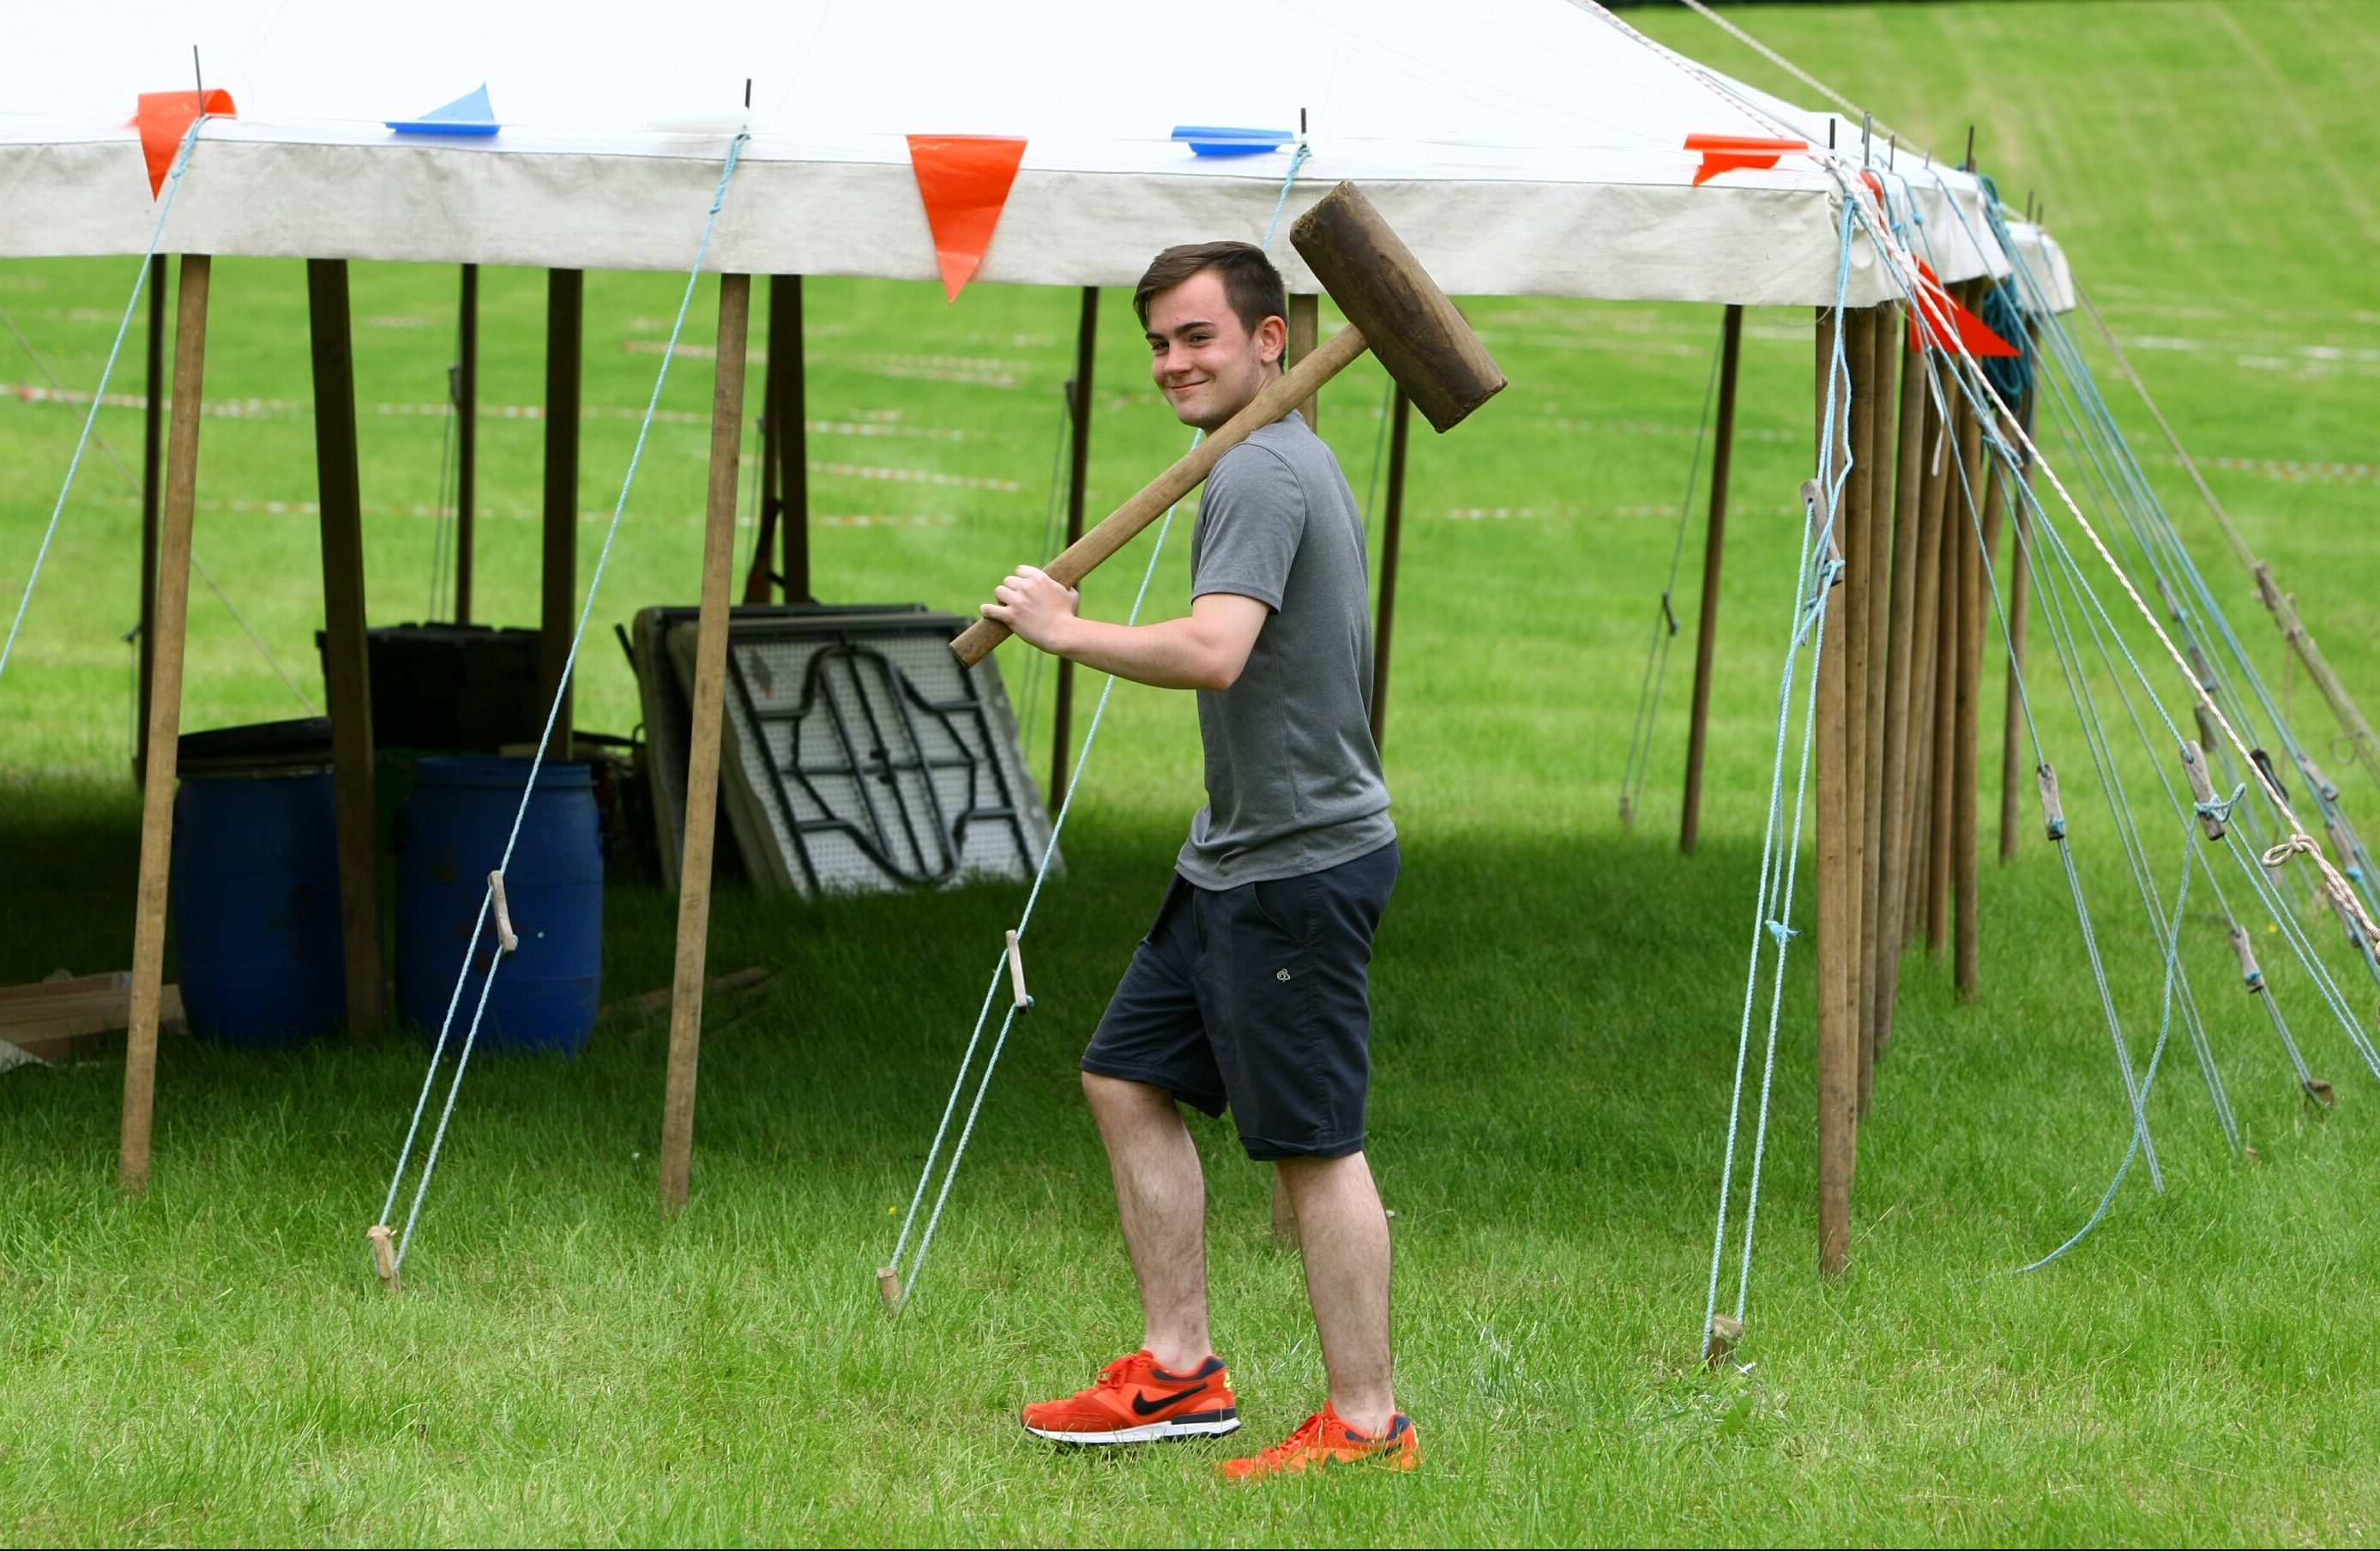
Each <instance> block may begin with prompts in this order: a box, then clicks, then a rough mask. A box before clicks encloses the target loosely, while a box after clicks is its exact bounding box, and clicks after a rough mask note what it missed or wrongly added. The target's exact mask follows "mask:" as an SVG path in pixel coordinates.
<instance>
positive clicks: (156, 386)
mask: <svg viewBox="0 0 2380 1551" xmlns="http://www.w3.org/2000/svg"><path fill="white" fill-rule="evenodd" d="M148 364H149V394H148V405H147V408H146V409H144V410H143V411H142V413H141V417H140V419H141V426H140V646H139V653H140V717H139V720H138V722H137V723H136V724H135V732H134V736H135V738H136V739H137V741H136V742H135V744H134V746H133V751H132V779H133V780H134V782H135V783H139V782H140V781H141V780H142V779H143V778H144V774H145V772H146V771H147V770H148V768H149V685H150V680H151V679H152V678H153V677H154V675H155V667H156V655H157V501H158V497H159V495H161V494H162V491H161V488H160V486H159V484H158V478H157V476H158V469H159V466H160V462H161V460H162V458H164V442H165V255H164V254H163V253H155V254H152V255H151V256H150V259H149V363H148Z"/></svg>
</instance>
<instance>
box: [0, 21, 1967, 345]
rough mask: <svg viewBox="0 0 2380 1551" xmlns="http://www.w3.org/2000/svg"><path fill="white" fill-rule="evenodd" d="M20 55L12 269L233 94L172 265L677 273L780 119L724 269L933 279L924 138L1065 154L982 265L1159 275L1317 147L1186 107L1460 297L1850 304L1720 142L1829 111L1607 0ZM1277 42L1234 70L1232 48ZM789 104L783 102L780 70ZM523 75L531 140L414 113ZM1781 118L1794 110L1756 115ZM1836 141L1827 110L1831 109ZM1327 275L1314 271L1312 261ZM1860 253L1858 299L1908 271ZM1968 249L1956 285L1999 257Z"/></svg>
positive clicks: (123, 215) (176, 28)
mask: <svg viewBox="0 0 2380 1551" xmlns="http://www.w3.org/2000/svg"><path fill="white" fill-rule="evenodd" d="M12 34H13V35H12V40H11V46H10V48H9V49H8V50H7V51H6V53H5V55H0V191H5V197H0V255H5V256H33V255H49V254H102V253H127V252H139V251H141V250H142V249H143V248H144V246H145V244H146V242H147V240H148V238H149V234H150V231H151V228H152V224H153V221H154V210H153V206H152V202H151V198H150V193H149V188H148V183H147V180H146V178H145V177H143V176H142V173H141V162H140V150H139V144H138V140H137V136H136V135H135V134H134V132H133V131H132V130H131V129H130V128H128V127H127V121H128V117H129V116H130V114H131V112H132V108H133V104H134V99H135V96H136V94H137V93H139V92H157V91H170V90H178V89H184V88H188V87H189V86H190V85H191V84H192V79H193V78H192V60H191V52H190V51H191V45H192V44H194V43H195V44H196V45H198V47H199V49H200V63H201V66H202V67H203V70H204V72H205V78H206V81H207V84H208V85H209V86H211V87H220V88H222V89H224V90H225V91H228V92H231V93H232V95H233V97H234V99H235V101H236V103H237V117H236V118H233V119H228V120H224V121H220V122H213V123H210V124H209V125H208V126H207V128H206V129H205V131H204V137H203V142H202V144H201V145H200V147H199V149H198V151H197V153H196V154H195V157H194V160H193V164H192V167H191V172H190V175H189V177H188V180H187V183H186V186H185V187H184V188H183V189H182V190H181V192H180V195H179V202H178V203H177V205H176V209H175V211H174V214H173V218H172V222H171V230H170V231H169V232H168V234H167V238H166V246H167V247H168V249H169V250H177V251H197V252H209V253H217V254H244V255H277V256H285V257H304V258H370V259H395V260H416V261H425V262H438V263H511V264H534V265H549V266H565V267H573V268H582V269H603V268H611V269H663V270H667V269H675V268H679V267H681V266H682V265H683V264H684V263H686V255H687V252H688V249H689V237H690V231H691V228H692V226H693V224H694V221H695V219H696V217H698V214H699V213H700V212H701V211H702V210H703V209H704V208H705V207H706V206H707V204H708V202H709V199H710V193H711V190H712V189H713V187H714V186H715V184H716V183H717V180H718V172H719V165H720V162H721V159H722V156H723V155H724V153H725V151H726V146H727V136H726V134H725V133H722V132H717V130H716V128H714V130H713V132H709V133H669V132H664V131H662V130H660V129H657V128H654V127H653V126H654V125H655V124H657V123H662V122H667V121H671V120H676V121H678V122H681V123H682V122H685V121H686V116H698V117H701V116H707V117H708V118H709V120H710V123H711V124H712V125H713V126H722V125H726V124H730V123H732V122H734V121H735V120H737V119H746V120H747V122H748V125H749V128H750V131H751V134H752V139H751V140H750V142H749V144H748V145H747V148H746V149H745V152H744V154H743V162H742V165H741V166H740V168H739V170H738V172H737V174H736V181H735V187H734V189H733V190H732V191H731V194H730V197H729V199H728V202H727V204H726V208H725V210H724V211H723V213H722V218H721V223H720V229H719V234H718V238H717V240H716V243H715V246H714V249H713V259H714V263H715V265H716V267H718V268H720V269H722V270H724V271H729V272H736V273H747V274H808V275H876V276H884V277H892V278H912V279H914V278H925V277H929V276H931V275H933V274H934V250H933V243H932V240H931V237H930V234H929V231H928V228H927V225H926V220H925V216H924V213H923V210H922V208H921V206H920V203H919V201H918V197H917V188H916V184H915V181H914V178H913V177H912V174H911V171H910V167H909V162H908V153H907V146H906V142H905V136H906V135H909V134H921V133H932V134H987V135H1002V136H1014V137H1022V138H1025V139H1026V140H1027V141H1028V145H1027V148H1026V152H1025V158H1024V163H1023V165H1022V169H1021V171H1020V174H1019V177H1018V178H1017V180H1016V185H1015V188H1014V192H1013V193H1012V195H1011V196H1010V199H1009V202H1008V205H1007V208H1006V211H1005V213H1004V214H1003V215H1002V219H1001V223H1000V226H999V230H998V234H997V236H996V237H995V238H994V240H993V242H992V244H991V246H990V250H989V252H988V254H987V256H986V259H985V262H984V265H983V267H982V269H981V271H980V272H979V275H978V277H979V278H981V279H983V280H986V281H990V282H1001V281H1013V282H1024V283H1029V284H1047V285H1118V284H1129V283H1130V282H1131V281H1132V280H1133V279H1134V278H1135V277H1136V276H1137V275H1138V274H1139V271H1140V268H1141V266H1142V265H1143V264H1144V263H1146V262H1147V256H1148V254H1149V253H1151V252H1153V251H1155V250H1157V249H1159V248H1160V247H1163V246H1166V245H1167V244H1169V243H1172V242H1174V241H1179V240H1181V239H1182V238H1183V237H1184V233H1186V232H1226V231H1257V230H1261V229H1263V227H1264V225H1265V223H1266V221H1267V219H1268V217H1269V214H1270V212H1271V209H1272V207H1273V204H1274V202H1275V201H1276V199H1277V198H1278V196H1279V192H1280V189H1281V180H1282V174H1283V172H1284V170H1285V167H1286V164H1287V161H1288V153H1287V152H1286V151H1281V152H1275V153H1270V154H1266V155H1257V156H1250V157H1245V158H1212V157H1201V156H1196V155H1194V154H1193V153H1191V151H1190V150H1189V148H1188V147H1187V146H1186V145H1184V143H1182V142H1181V141H1178V140H1174V139H1172V138H1171V137H1172V131H1173V129H1174V128H1176V127H1177V126H1181V125H1185V124H1196V125H1226V126H1233V127H1243V128H1273V129H1285V130H1294V129H1295V128H1297V127H1298V121H1299V119H1300V117H1301V116H1304V117H1305V120H1306V127H1307V129H1308V131H1309V135H1308V143H1309V144H1310V145H1311V147H1312V152H1313V157H1312V160H1311V161H1310V163H1309V164H1308V165H1306V166H1305V169H1304V170H1303V172H1302V173H1301V175H1300V177H1299V179H1298V189H1296V190H1295V191H1293V196H1292V201H1291V206H1290V209H1291V213H1292V214H1294V213H1295V211H1296V210H1297V209H1298V208H1300V207H1302V205H1303V204H1304V203H1305V202H1309V201H1310V200H1311V199H1312V198H1314V197H1317V196H1318V194H1319V193H1320V192H1321V191H1322V190H1324V189H1328V188H1330V186H1331V185H1332V184H1334V183H1336V182H1337V181H1339V180H1340V179H1342V178H1354V179H1356V180H1358V181H1360V182H1361V183H1362V184H1363V185H1364V187H1365V188H1366V190H1367V192H1368V193H1369V195H1370V197H1371V198H1372V199H1373V201H1374V202H1375V203H1377V204H1378V206H1379V207H1380V208H1381V210H1382V211H1383V212H1384V213H1385V214H1387V215H1388V216H1389V217H1390V220H1391V221H1392V222H1393V223H1394V224H1395V225H1396V226H1397V227H1398V229H1399V230H1400V232H1401V233H1403V235H1404V236H1405V237H1406V238H1407V240H1408V242H1409V243H1410V245H1411V246H1412V247H1413V248H1414V250H1415V251H1416V252H1417V253H1419V254H1420V255H1422V256H1423V258H1424V259H1425V261H1426V262H1427V263H1428V264H1429V266H1430V268H1431V270H1432V272H1433V273H1434V274H1435V275H1437V276H1438V278H1439V281H1440V283H1441V284H1442V285H1444V286H1445V287H1446V288H1447V289H1448V290H1449V291H1451V292H1453V293H1455V294H1458V295H1460V294H1465V293H1469V294H1511V295H1546V296H1569V297H1597V298H1609V299H1671V300H1690V301H1707V302H1735V303H1743V304H1747V305H1784V304H1793V305H1812V306H1815V305H1822V304H1828V303H1831V302H1832V301H1833V299H1834V295H1835V270H1836V256H1837V254H1836V236H1837V227H1838V219H1837V217H1838V214H1839V212H1840V206H1839V204H1838V203H1837V199H1838V194H1837V191H1836V186H1835V183H1834V181H1833V179H1831V178H1830V177H1828V176H1827V175H1826V174H1824V173H1823V172H1822V171H1821V170H1820V169H1819V168H1817V167H1816V166H1815V165H1813V164H1812V162H1811V161H1810V160H1809V159H1808V158H1807V157H1803V156H1793V155H1788V156H1786V157H1784V158H1783V159H1781V160H1780V161H1779V164H1778V165H1776V166H1775V167H1774V168H1771V169H1767V170H1743V171H1736V172H1731V173H1728V174H1725V175H1723V176H1721V177H1718V178H1716V179H1714V180H1712V181H1710V182H1708V183H1706V184H1704V185H1703V186H1701V187H1695V186H1694V183H1693V178H1694V171H1695V168H1696V166H1697V165H1698V158H1697V156H1696V155H1695V154H1694V153H1691V152H1689V151H1687V150H1686V149H1685V148H1684V147H1685V140H1686V137H1687V136H1689V135H1696V134H1719V135H1734V136H1752V137H1760V136H1773V135H1776V134H1778V133H1779V128H1777V125H1776V123H1775V122H1772V118H1773V117H1774V116H1779V115H1786V114H1791V113H1792V112H1793V111H1794V110H1791V109H1789V108H1787V107H1786V106H1785V104H1779V103H1776V102H1775V100H1774V99H1766V98H1760V97H1759V96H1758V94H1756V93H1749V94H1748V96H1746V95H1742V93H1748V89H1744V88H1741V87H1737V86H1735V85H1734V83H1731V82H1727V81H1725V79H1724V78H1718V77H1712V78H1710V79H1700V78H1698V76H1697V74H1696V73H1695V71H1694V69H1693V68H1690V67H1688V66H1687V65H1686V64H1684V63H1682V61H1680V60H1679V59H1678V58H1676V57H1675V56H1673V55H1670V54H1668V53H1667V52H1666V51H1662V50H1659V49H1657V48H1655V47H1654V46H1652V45H1650V44H1649V43H1646V42H1645V40H1643V39H1642V38H1641V37H1639V36H1638V35H1637V34H1636V33H1634V32H1633V30H1630V29H1627V28H1625V27H1623V26H1621V25H1620V24H1619V23H1617V22H1616V21H1615V20H1613V19H1612V18H1610V17H1609V16H1608V15H1607V14H1605V13H1602V12H1600V11H1599V10H1596V9H1593V8H1590V7H1586V6H1581V5H1578V4H1573V3H1572V0H1461V3H1456V0H1297V3H1294V4H1277V3H1273V0H1215V3H1213V4H1210V5H1208V6H1202V7H1200V8H1199V10H1198V12H1197V21H1196V29H1195V31H1186V30H1185V27H1184V20H1183V13H1182V12H1180V11H1179V10H1178V9H1177V8H1175V7H1171V6H1156V5H1151V4H1147V3H1145V0H1132V3H1127V4H1117V3H1114V0H1044V3H1042V4H1038V5H1036V6H1031V7H1006V6H982V5H963V4H958V3H955V0H880V3H878V4H873V5H868V6H849V5H841V4H834V3H832V0H720V3H717V4H712V5H709V6H703V7H701V8H700V9H698V10H693V11H684V12H680V11H672V10H668V9H665V8H664V9H656V8H654V7H650V6H635V5H627V4H621V3H619V0H601V3H597V4H589V5H581V6H559V5H553V4H533V5H498V6H488V5H485V4H469V3H465V0H428V3H426V4H422V5H419V6H409V7H407V8H406V10H405V11H404V12H403V13H402V14H401V24H399V23H398V22H397V21H396V20H395V19H393V18H392V15H391V14H390V13H385V12H381V11H376V10H370V9H358V8H354V7H323V6H286V5H284V4H280V3H278V0H212V3H207V0H201V3H200V4H196V5H177V6H167V5H164V4H162V3H159V0H139V3H136V4H132V5H127V6H94V7H63V6H62V7H51V8H45V9H40V10H36V11H33V12H30V13H29V14H28V15H26V16H24V17H22V18H18V19H17V20H16V21H14V22H13V23H12ZM1232 55H1239V56H1240V57H1241V58H1242V60H1243V61H1244V62H1243V63H1242V64H1241V65H1239V66H1238V67H1228V68H1218V67H1217V62H1218V59H1219V56H1220V57H1230V56H1232ZM747 78H748V79H750V81H751V83H752V99H751V103H752V105H751V108H750V110H749V113H748V116H747V115H746V114H745V113H744V110H743V107H742V97H743V92H744V86H745V82H746V80H747ZM482 82H484V83H485V84H486V85H487V87H488V89H489V92H490V94H491V98H492V104H493V106H494V110H495V115H496V117H497V119H498V120H499V121H500V122H501V123H502V124H503V126H504V128H503V131H502V132H501V133H500V134H498V135H496V136H493V137H492V138H488V139H483V140H454V139H428V138H424V137H419V136H413V135H403V134H398V133H395V132H393V131H392V130H391V129H389V128H387V125H386V123H385V122H384V121H386V120H407V119H412V118H415V117H418V116H419V115H421V114H423V113H424V112H426V111H428V110H430V109H431V108H432V107H434V106H436V105H438V104H443V103H445V102H447V101H448V100H449V99H452V98H454V97H455V96H457V95H460V94H462V93H464V92H469V91H470V90H472V89H473V88H474V87H476V86H478V85H480V84H481V83H482ZM1748 104H1762V105H1766V106H1767V107H1769V108H1771V109H1773V110H1775V112H1774V114H1773V115H1772V114H1764V113H1762V112H1760V111H1758V110H1757V107H1756V106H1755V105H1748ZM1796 122H1797V123H1798V124H1799V125H1801V126H1802V130H1803V132H1804V133H1806V134H1808V135H1810V137H1811V138H1813V139H1815V140H1816V141H1817V143H1819V144H1821V145H1823V144H1824V140H1823V128H1822V127H1819V128H1812V127H1810V126H1809V123H1808V120H1807V118H1806V116H1804V117H1803V118H1801V119H1797V120H1796ZM1282 257H1283V260H1284V263H1285V267H1286V268H1287V270H1288V277H1289V280H1290V282H1291V286H1292V288H1293V289H1311V288H1312V279H1311V276H1310V275H1305V273H1304V272H1303V269H1302V266H1301V265H1300V264H1299V263H1298V262H1297V261H1296V259H1295V257H1294V256H1293V254H1290V253H1288V252H1287V251H1286V250H1284V252H1283V254H1282ZM1872 259H1873V255H1872V254H1870V253H1869V252H1868V251H1867V250H1865V248H1864V246H1863V247H1862V249H1861V250H1860V251H1859V253H1858V254H1857V255H1856V257H1855V260H1854V263H1855V266H1856V267H1855V273H1854V275H1853V277H1852V296H1851V300H1852V302H1854V303H1855V304H1863V305H1864V304H1869V303H1873V302H1876V301H1878V300H1881V299H1884V297H1885V294H1886V287H1884V286H1883V284H1882V283H1881V279H1880V277H1879V276H1877V275H1876V274H1875V273H1874V272H1873V263H1872ZM1986 268H1988V265H1987V264H1979V265H1975V266H1970V265H1968V264H1967V263H1964V262H1963V261H1961V263H1957V264H1955V265H1954V266H1953V267H1952V268H1951V269H1949V270H1948V271H1946V272H1945V275H1944V277H1945V278H1946V279H1958V278H1962V277H1963V276H1964V275H1966V274H1969V273H1983V272H1985V269H1986Z"/></svg>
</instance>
